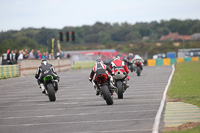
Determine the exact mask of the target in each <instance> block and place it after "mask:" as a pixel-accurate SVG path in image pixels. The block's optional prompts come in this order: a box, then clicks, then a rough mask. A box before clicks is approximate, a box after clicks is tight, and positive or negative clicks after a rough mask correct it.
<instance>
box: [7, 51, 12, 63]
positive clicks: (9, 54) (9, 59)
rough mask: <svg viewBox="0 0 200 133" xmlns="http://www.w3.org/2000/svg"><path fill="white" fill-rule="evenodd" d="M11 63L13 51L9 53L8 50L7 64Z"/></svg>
mask: <svg viewBox="0 0 200 133" xmlns="http://www.w3.org/2000/svg"><path fill="white" fill-rule="evenodd" d="M12 62H13V51H12V52H11V51H10V50H8V51H7V63H8V64H12Z"/></svg>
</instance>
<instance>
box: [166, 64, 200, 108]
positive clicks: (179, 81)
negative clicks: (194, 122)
mask: <svg viewBox="0 0 200 133" xmlns="http://www.w3.org/2000/svg"><path fill="white" fill-rule="evenodd" d="M168 96H169V99H183V100H184V102H186V103H190V104H193V105H196V106H198V107H200V62H184V63H177V64H175V73H174V76H173V78H172V82H171V85H170V87H169V90H168Z"/></svg>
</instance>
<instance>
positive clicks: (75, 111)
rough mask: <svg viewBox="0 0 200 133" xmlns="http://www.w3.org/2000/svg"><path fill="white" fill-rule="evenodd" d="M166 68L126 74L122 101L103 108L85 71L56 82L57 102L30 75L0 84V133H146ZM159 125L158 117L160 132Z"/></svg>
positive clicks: (167, 73)
mask: <svg viewBox="0 0 200 133" xmlns="http://www.w3.org/2000/svg"><path fill="white" fill-rule="evenodd" d="M171 71H172V67H171V66H156V67H145V68H144V70H143V71H142V74H141V76H140V77H138V76H136V73H130V74H129V75H130V81H129V85H130V87H129V88H128V89H127V91H126V92H125V93H124V99H117V95H116V94H114V104H113V105H111V106H108V105H107V104H106V102H105V101H104V100H103V99H102V98H101V97H99V96H96V95H95V90H94V89H93V87H92V84H91V83H90V82H89V81H88V76H89V73H90V70H89V69H84V70H68V71H65V72H60V73H58V74H59V76H60V77H61V81H60V83H59V91H58V93H57V94H56V97H57V100H56V102H49V100H48V97H47V96H45V95H43V94H42V93H41V90H40V89H39V86H38V85H37V83H36V79H35V78H34V76H33V75H31V76H26V77H18V78H11V79H5V80H0V133H151V132H152V128H153V124H154V120H155V116H156V113H157V111H158V108H159V106H160V101H161V99H162V97H163V92H164V89H165V86H166V84H167V81H168V78H169V76H170V74H171ZM162 126H163V115H162V118H161V123H160V129H162Z"/></svg>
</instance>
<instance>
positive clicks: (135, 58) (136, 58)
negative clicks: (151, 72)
mask: <svg viewBox="0 0 200 133" xmlns="http://www.w3.org/2000/svg"><path fill="white" fill-rule="evenodd" d="M137 60H139V61H140V62H141V64H142V66H141V70H142V69H143V66H144V60H143V59H142V57H140V56H139V55H135V57H134V58H133V64H134V68H135V67H136V66H135V62H136V61H137Z"/></svg>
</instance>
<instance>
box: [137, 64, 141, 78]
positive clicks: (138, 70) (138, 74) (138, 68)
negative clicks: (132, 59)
mask: <svg viewBox="0 0 200 133" xmlns="http://www.w3.org/2000/svg"><path fill="white" fill-rule="evenodd" d="M140 73H141V69H140V66H137V76H140Z"/></svg>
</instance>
